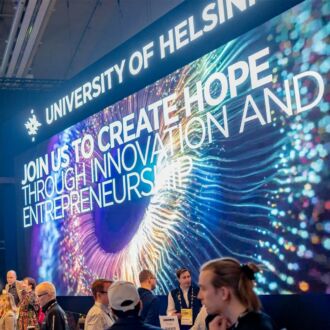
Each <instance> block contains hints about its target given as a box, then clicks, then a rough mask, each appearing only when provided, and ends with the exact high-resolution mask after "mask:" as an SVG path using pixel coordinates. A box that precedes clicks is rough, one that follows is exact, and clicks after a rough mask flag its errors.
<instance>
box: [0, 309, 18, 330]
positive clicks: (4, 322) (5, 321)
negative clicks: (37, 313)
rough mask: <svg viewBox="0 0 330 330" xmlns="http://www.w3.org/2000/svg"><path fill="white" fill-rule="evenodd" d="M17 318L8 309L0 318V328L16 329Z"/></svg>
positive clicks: (5, 329)
mask: <svg viewBox="0 0 330 330" xmlns="http://www.w3.org/2000/svg"><path fill="white" fill-rule="evenodd" d="M16 329H17V318H16V314H15V313H14V312H13V311H8V312H7V313H6V314H5V315H3V316H2V317H1V318H0V330H16Z"/></svg>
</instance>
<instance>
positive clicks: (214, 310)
mask: <svg viewBox="0 0 330 330" xmlns="http://www.w3.org/2000/svg"><path fill="white" fill-rule="evenodd" d="M259 271H260V269H259V268H258V266H256V265H255V264H253V263H248V264H245V265H241V264H240V263H239V261H238V260H236V259H233V258H221V259H215V260H211V261H209V262H207V263H205V264H204V265H203V266H202V267H201V270H200V275H199V286H200V291H199V294H198V298H199V299H200V300H201V301H202V304H203V305H205V307H206V310H207V313H208V314H219V313H222V314H226V311H227V310H229V309H230V306H232V302H233V301H237V302H238V303H240V304H241V305H242V306H244V307H245V308H246V309H248V310H251V311H259V310H260V308H261V303H260V301H259V299H258V297H257V295H256V294H255V292H254V291H253V287H254V273H256V272H259Z"/></svg>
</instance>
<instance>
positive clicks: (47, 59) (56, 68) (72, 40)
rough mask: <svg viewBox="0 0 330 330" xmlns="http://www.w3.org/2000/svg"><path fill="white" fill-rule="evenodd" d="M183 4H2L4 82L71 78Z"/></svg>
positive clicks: (81, 0)
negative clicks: (11, 79)
mask: <svg viewBox="0 0 330 330" xmlns="http://www.w3.org/2000/svg"><path fill="white" fill-rule="evenodd" d="M181 2H183V0H0V64H1V67H0V78H30V79H35V80H37V79H58V80H67V79H70V78H72V77H73V76H75V75H76V74H77V73H79V72H80V71H81V70H83V69H84V68H86V67H87V66H89V65H90V64H92V63H94V62H95V61H97V60H98V59H100V58H101V57H102V56H104V55H105V54H107V53H109V52H110V51H111V50H112V49H114V48H116V47H117V46H119V45H120V44H122V43H123V42H125V41H126V40H128V39H129V38H130V37H132V36H134V35H135V34H136V33H138V32H139V31H141V30H142V29H143V28H145V27H147V26H148V25H149V24H151V23H152V22H154V21H155V20H157V19H158V18H159V17H161V16H163V15H164V14H166V13H167V12H168V11H170V10H171V9H173V8H174V7H176V6H177V5H178V4H180V3H181Z"/></svg>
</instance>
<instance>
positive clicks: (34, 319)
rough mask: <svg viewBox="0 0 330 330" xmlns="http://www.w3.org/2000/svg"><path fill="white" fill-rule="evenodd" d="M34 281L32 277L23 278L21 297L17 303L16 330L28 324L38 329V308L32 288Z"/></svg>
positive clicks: (26, 326) (24, 328)
mask: <svg viewBox="0 0 330 330" xmlns="http://www.w3.org/2000/svg"><path fill="white" fill-rule="evenodd" d="M35 287H36V281H35V280H34V279H33V278H32V277H25V278H24V280H23V290H22V299H21V302H20V305H19V314H18V330H26V329H27V328H28V326H30V327H32V326H33V327H34V328H35V329H36V330H38V329H39V324H38V312H39V309H40V306H39V304H38V303H37V301H36V295H35V293H34V289H35Z"/></svg>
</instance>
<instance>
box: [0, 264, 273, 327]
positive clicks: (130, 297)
mask: <svg viewBox="0 0 330 330" xmlns="http://www.w3.org/2000/svg"><path fill="white" fill-rule="evenodd" d="M259 271H260V269H259V268H258V266H257V265H255V264H253V263H248V264H240V263H239V262H238V261H237V260H236V259H233V258H221V259H215V260H211V261H209V262H207V263H205V264H204V265H203V266H202V267H201V269H200V274H199V282H198V285H197V284H195V283H193V282H192V278H191V273H190V271H189V270H188V269H187V268H180V269H178V270H177V271H176V276H177V280H178V287H177V288H174V289H173V290H171V291H170V292H169V294H168V304H167V311H166V314H167V316H174V317H177V319H178V321H179V322H178V323H179V327H180V329H181V330H186V329H191V330H207V329H209V330H225V329H229V330H250V329H253V330H273V329H275V327H274V325H273V321H272V320H271V318H270V317H269V316H267V315H266V314H265V313H263V312H262V311H261V303H260V301H259V298H258V297H257V295H256V293H255V292H254V290H253V287H254V280H255V273H257V272H259ZM139 281H140V287H139V288H136V287H135V286H134V284H133V283H130V282H127V281H112V280H107V279H97V280H95V281H94V282H93V283H92V286H91V290H92V294H93V297H94V301H95V302H94V305H93V306H92V308H91V309H90V310H89V311H88V313H87V316H86V318H85V322H84V329H85V330H121V329H126V330H158V329H161V328H160V317H159V316H160V315H161V304H160V300H159V297H158V296H156V295H154V294H153V290H154V289H155V288H156V285H157V279H156V276H155V274H154V273H153V272H152V271H150V270H147V269H145V270H142V271H141V272H140V274H139ZM29 329H30V330H32V329H35V330H69V325H68V321H67V318H66V314H65V312H64V311H63V309H62V308H61V307H60V305H59V304H58V302H57V300H56V289H55V286H54V285H53V284H52V283H50V282H42V283H39V284H38V285H36V282H35V281H34V279H33V278H30V277H26V278H24V279H23V281H18V280H17V276H16V273H15V271H13V270H10V271H8V273H7V284H6V286H5V289H4V290H3V291H2V294H1V295H0V330H29Z"/></svg>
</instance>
